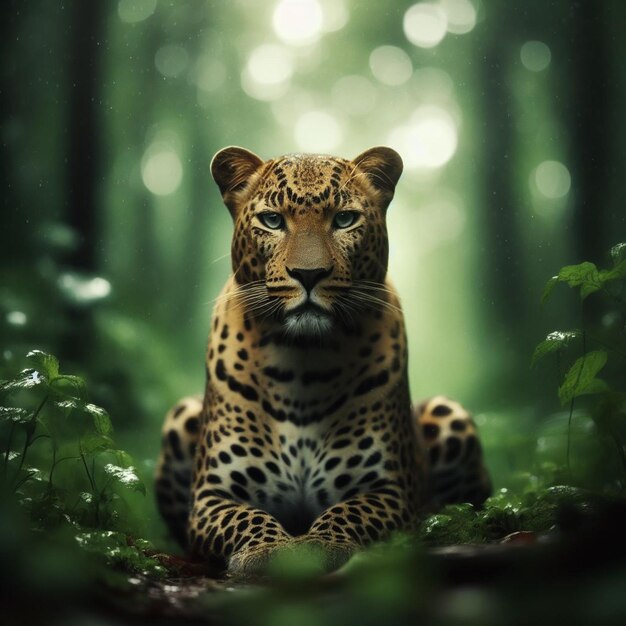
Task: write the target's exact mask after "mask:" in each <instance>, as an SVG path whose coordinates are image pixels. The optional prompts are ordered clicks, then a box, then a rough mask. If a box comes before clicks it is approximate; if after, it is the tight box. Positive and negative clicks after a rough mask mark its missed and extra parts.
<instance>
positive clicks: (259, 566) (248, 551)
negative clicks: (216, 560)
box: [226, 542, 287, 579]
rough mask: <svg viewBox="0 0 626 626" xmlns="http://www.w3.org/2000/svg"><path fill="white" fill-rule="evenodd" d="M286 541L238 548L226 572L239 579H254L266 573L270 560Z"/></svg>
mask: <svg viewBox="0 0 626 626" xmlns="http://www.w3.org/2000/svg"><path fill="white" fill-rule="evenodd" d="M286 543H287V542H284V543H263V544H260V545H257V546H252V547H244V548H242V549H241V550H238V551H237V552H235V553H234V554H233V555H232V556H231V557H230V560H229V561H228V567H227V569H226V574H227V575H228V576H229V577H231V578H237V579H252V578H259V577H262V576H264V575H266V574H267V573H268V565H269V563H270V561H271V560H272V558H273V557H274V556H275V555H276V553H277V552H278V550H279V549H280V548H281V546H284V545H286Z"/></svg>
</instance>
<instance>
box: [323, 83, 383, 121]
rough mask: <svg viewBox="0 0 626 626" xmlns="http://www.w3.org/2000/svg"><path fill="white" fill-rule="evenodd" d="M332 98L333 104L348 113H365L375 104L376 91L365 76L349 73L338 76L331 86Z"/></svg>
mask: <svg viewBox="0 0 626 626" xmlns="http://www.w3.org/2000/svg"><path fill="white" fill-rule="evenodd" d="M331 96H332V100H333V103H334V104H335V106H337V107H338V108H340V109H342V110H343V111H345V112H346V113H348V114H350V115H366V114H367V113H370V112H371V111H372V110H373V109H374V106H375V105H376V100H377V92H376V88H375V87H374V85H372V83H371V82H370V81H369V80H368V79H367V78H365V77H363V76H359V75H357V74H350V75H348V76H343V77H342V78H340V79H339V80H338V81H337V82H336V83H335V84H334V85H333V88H332V92H331Z"/></svg>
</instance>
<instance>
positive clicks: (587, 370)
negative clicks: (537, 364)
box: [559, 350, 607, 405]
mask: <svg viewBox="0 0 626 626" xmlns="http://www.w3.org/2000/svg"><path fill="white" fill-rule="evenodd" d="M606 358H607V354H606V352H605V351H604V350H595V351H593V352H588V353H587V354H585V355H583V356H582V357H580V358H579V359H578V360H577V361H576V362H575V363H574V365H572V367H571V368H570V369H569V371H568V372H567V374H565V379H564V380H563V384H562V385H561V386H560V387H559V400H560V401H561V405H565V404H567V403H568V402H570V401H571V400H572V399H574V398H577V397H578V396H582V395H585V394H591V393H601V392H602V391H605V390H606V383H604V382H603V381H601V380H598V379H596V374H597V373H598V372H599V371H600V370H601V369H602V368H603V367H604V365H605V363H606Z"/></svg>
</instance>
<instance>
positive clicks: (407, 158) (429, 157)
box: [388, 105, 458, 169]
mask: <svg viewBox="0 0 626 626" xmlns="http://www.w3.org/2000/svg"><path fill="white" fill-rule="evenodd" d="M388 141H389V145H391V146H392V147H394V148H395V149H396V150H398V152H399V153H400V155H401V156H402V159H403V161H404V165H405V167H406V168H407V169H436V168H438V167H441V166H443V165H445V164H446V163H447V162H448V161H449V160H450V159H451V158H452V157H453V156H454V153H455V152H456V149H457V144H458V132H457V128H456V124H455V122H454V120H453V119H452V116H451V115H450V113H448V111H446V110H445V109H442V108H441V107H437V106H432V105H425V106H422V107H420V108H419V109H417V110H416V111H415V113H414V114H413V115H412V116H411V119H410V121H409V123H408V124H407V125H406V126H400V127H399V128H396V129H395V130H393V131H392V132H391V134H390V135H389V140H388Z"/></svg>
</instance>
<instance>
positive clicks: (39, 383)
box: [0, 350, 163, 574]
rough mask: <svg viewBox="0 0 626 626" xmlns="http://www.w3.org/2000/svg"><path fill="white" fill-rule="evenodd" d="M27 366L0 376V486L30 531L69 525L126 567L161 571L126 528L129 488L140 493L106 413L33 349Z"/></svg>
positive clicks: (85, 542)
mask: <svg viewBox="0 0 626 626" xmlns="http://www.w3.org/2000/svg"><path fill="white" fill-rule="evenodd" d="M27 360H28V362H29V365H31V367H29V368H27V369H25V370H23V371H21V372H19V373H18V374H16V375H15V376H13V377H12V378H10V379H8V380H4V381H2V382H0V402H1V403H2V405H3V406H1V407H0V436H1V438H0V442H1V446H2V447H1V449H2V462H1V464H0V488H1V490H2V492H3V498H5V499H8V501H9V502H13V503H14V505H15V506H17V507H18V508H19V509H21V510H22V511H23V513H24V514H26V516H27V519H28V520H29V523H30V526H31V529H32V530H33V531H39V530H44V529H45V530H47V531H59V530H62V529H66V530H68V529H69V530H70V531H71V533H70V534H73V535H74V536H75V539H76V541H77V544H78V546H79V547H80V548H82V549H84V550H85V551H87V552H89V553H95V552H98V553H99V554H100V556H101V557H102V558H103V559H104V560H105V561H106V562H108V563H109V564H111V565H115V566H118V567H120V566H121V567H123V568H124V569H126V570H128V571H149V572H151V573H153V574H155V573H159V572H161V571H163V568H159V566H158V564H157V563H156V561H154V560H153V559H151V558H149V557H147V556H145V546H143V545H142V544H141V543H137V542H132V541H130V539H129V538H128V536H127V533H128V532H129V530H130V527H131V526H132V515H131V513H130V511H129V508H128V505H127V504H126V502H125V499H124V498H125V496H126V494H128V493H129V492H138V493H141V494H144V495H145V493H146V490H145V486H144V484H143V482H142V481H141V479H140V478H139V476H138V475H137V472H136V470H135V468H134V466H133V461H132V458H131V457H130V455H129V454H128V453H127V452H125V451H124V450H121V449H119V448H118V447H117V446H116V445H115V442H114V440H113V437H112V434H113V426H112V424H111V419H110V417H109V415H108V413H107V412H106V411H105V410H104V409H103V408H101V407H99V406H96V405H95V404H92V403H90V402H89V400H88V397H87V390H86V385H85V383H84V381H83V379H82V378H80V377H78V376H72V375H67V374H63V373H61V372H60V368H59V362H58V360H57V359H56V358H55V357H54V356H52V355H50V354H46V353H44V352H41V351H39V350H33V351H31V352H29V353H28V355H27Z"/></svg>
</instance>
